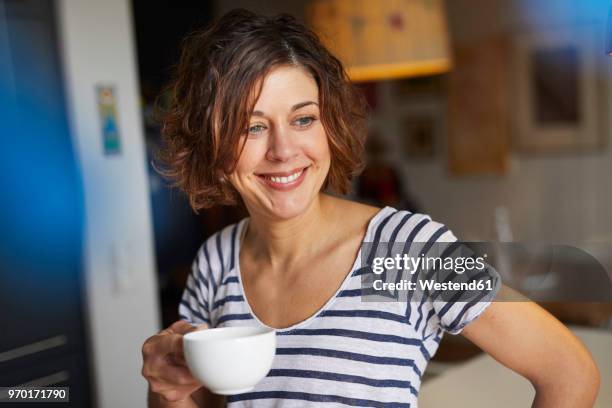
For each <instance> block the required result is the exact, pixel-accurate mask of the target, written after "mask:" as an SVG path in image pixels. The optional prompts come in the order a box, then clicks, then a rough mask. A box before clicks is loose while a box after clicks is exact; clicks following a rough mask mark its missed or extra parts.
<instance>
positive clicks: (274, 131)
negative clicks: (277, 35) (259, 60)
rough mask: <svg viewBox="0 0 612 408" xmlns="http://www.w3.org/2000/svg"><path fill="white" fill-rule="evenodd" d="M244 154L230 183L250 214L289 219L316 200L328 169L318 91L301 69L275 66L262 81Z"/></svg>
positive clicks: (309, 76)
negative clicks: (255, 213)
mask: <svg viewBox="0 0 612 408" xmlns="http://www.w3.org/2000/svg"><path fill="white" fill-rule="evenodd" d="M243 137H246V138H247V141H246V144H245V146H244V150H243V151H242V154H241V155H240V157H239V159H238V163H237V166H236V169H235V171H234V172H233V173H232V174H231V175H230V177H229V180H230V182H231V183H232V185H233V186H234V187H235V188H236V189H237V190H238V192H239V193H240V195H241V196H242V199H243V200H244V202H245V205H246V206H247V208H248V209H249V211H250V212H251V213H253V212H257V213H260V214H262V215H266V216H271V217H273V218H282V219H287V218H292V217H295V216H297V215H300V214H301V213H303V212H304V211H305V210H306V209H307V208H308V206H309V205H310V204H311V203H312V202H313V200H314V199H316V198H317V196H318V193H319V191H320V190H321V187H322V185H323V183H324V181H325V177H326V176H327V173H328V171H329V166H330V152H329V145H328V142H327V135H326V134H325V130H324V129H323V125H322V124H321V120H320V112H319V90H318V87H317V83H316V82H315V80H314V78H313V77H312V76H311V75H310V74H309V73H308V71H306V70H305V69H304V68H301V67H295V66H279V67H277V68H274V69H273V70H272V71H270V73H269V74H268V76H266V77H265V78H264V81H263V86H262V89H261V94H260V95H259V99H257V102H256V103H255V106H254V109H253V114H252V115H251V118H250V121H249V127H248V134H245V135H244V136H243Z"/></svg>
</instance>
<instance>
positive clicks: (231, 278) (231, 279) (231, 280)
mask: <svg viewBox="0 0 612 408" xmlns="http://www.w3.org/2000/svg"><path fill="white" fill-rule="evenodd" d="M228 283H239V281H238V277H237V276H228V277H227V278H225V280H224V281H223V283H222V284H221V285H222V286H223V285H227V284H228Z"/></svg>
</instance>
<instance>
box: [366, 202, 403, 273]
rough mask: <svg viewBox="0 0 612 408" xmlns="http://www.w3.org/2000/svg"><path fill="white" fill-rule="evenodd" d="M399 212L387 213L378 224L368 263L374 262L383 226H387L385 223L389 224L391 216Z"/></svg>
mask: <svg viewBox="0 0 612 408" xmlns="http://www.w3.org/2000/svg"><path fill="white" fill-rule="evenodd" d="M397 213H398V211H397V210H396V211H394V212H392V213H391V214H389V215H387V216H386V217H385V219H384V220H382V221H381V222H380V224H379V225H378V228H377V229H376V233H375V234H374V239H373V240H372V245H371V252H370V254H369V256H368V262H367V265H371V264H372V262H374V256H375V255H376V249H377V248H378V242H379V241H380V236H381V234H382V231H383V228H385V225H387V223H388V222H389V220H390V219H391V217H393V216H394V215H395V214H397Z"/></svg>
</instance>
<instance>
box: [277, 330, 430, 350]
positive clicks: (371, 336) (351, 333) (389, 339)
mask: <svg viewBox="0 0 612 408" xmlns="http://www.w3.org/2000/svg"><path fill="white" fill-rule="evenodd" d="M277 334H278V335H295V336H341V337H352V338H356V339H362V340H370V341H379V342H383V343H398V344H406V345H410V346H418V345H419V344H421V340H419V339H409V338H406V337H401V336H395V335H393V334H380V333H370V332H364V331H358V330H347V329H295V330H291V331H288V332H278V333H277Z"/></svg>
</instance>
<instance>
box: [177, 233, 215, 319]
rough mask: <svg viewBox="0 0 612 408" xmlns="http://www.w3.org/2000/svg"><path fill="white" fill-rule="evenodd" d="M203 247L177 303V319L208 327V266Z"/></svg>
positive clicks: (203, 246)
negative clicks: (205, 324) (203, 324)
mask: <svg viewBox="0 0 612 408" xmlns="http://www.w3.org/2000/svg"><path fill="white" fill-rule="evenodd" d="M205 245H206V243H204V244H203V245H202V247H200V249H199V250H198V252H197V254H196V257H195V259H194V261H193V263H192V265H191V273H190V274H189V276H188V277H187V282H186V284H185V289H184V290H183V295H182V297H181V302H180V303H179V317H180V318H181V319H182V320H186V321H188V322H189V323H191V324H193V325H198V324H202V323H207V324H209V325H210V307H209V293H210V288H209V283H210V279H209V273H208V272H209V266H208V262H207V259H206V256H205V253H204V252H205Z"/></svg>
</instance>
